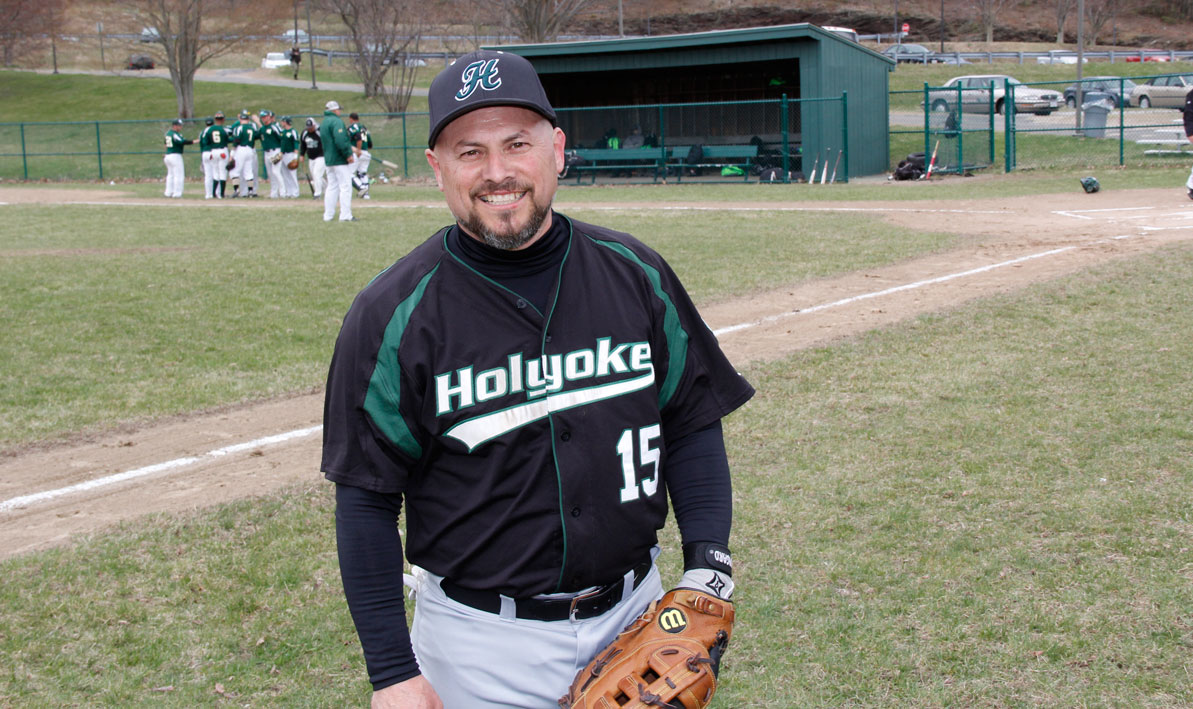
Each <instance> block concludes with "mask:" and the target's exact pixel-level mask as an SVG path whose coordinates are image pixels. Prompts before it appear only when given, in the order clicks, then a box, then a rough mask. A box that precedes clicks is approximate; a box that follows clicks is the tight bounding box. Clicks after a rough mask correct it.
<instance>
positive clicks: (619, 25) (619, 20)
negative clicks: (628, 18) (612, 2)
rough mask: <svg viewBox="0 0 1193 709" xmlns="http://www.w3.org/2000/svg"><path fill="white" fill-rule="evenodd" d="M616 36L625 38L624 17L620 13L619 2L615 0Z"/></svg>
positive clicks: (619, 0)
mask: <svg viewBox="0 0 1193 709" xmlns="http://www.w3.org/2000/svg"><path fill="white" fill-rule="evenodd" d="M617 36H618V37H624V36H625V17H624V16H623V15H622V12H621V0H617Z"/></svg>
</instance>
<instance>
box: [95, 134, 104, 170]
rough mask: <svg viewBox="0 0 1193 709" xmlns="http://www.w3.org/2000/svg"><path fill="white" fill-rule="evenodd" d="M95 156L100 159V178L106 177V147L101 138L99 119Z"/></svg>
mask: <svg viewBox="0 0 1193 709" xmlns="http://www.w3.org/2000/svg"><path fill="white" fill-rule="evenodd" d="M95 157H96V159H97V160H98V161H99V179H101V180H102V179H104V149H103V144H102V143H101V142H100V139H99V121H96V122H95Z"/></svg>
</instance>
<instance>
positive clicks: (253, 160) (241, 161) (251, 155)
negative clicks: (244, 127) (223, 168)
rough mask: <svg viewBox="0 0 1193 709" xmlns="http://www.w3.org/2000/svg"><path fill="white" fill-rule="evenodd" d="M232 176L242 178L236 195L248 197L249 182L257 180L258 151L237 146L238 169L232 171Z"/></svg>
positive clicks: (249, 147) (246, 146)
mask: <svg viewBox="0 0 1193 709" xmlns="http://www.w3.org/2000/svg"><path fill="white" fill-rule="evenodd" d="M232 175H233V176H236V177H239V178H240V187H239V188H237V190H236V194H238V195H240V196H241V197H247V196H248V194H249V181H250V180H255V179H256V178H257V151H256V150H253V148H252V147H251V146H248V145H238V146H236V167H234V168H233V169H232Z"/></svg>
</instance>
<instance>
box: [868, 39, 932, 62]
mask: <svg viewBox="0 0 1193 709" xmlns="http://www.w3.org/2000/svg"><path fill="white" fill-rule="evenodd" d="M882 53H883V54H884V55H886V56H888V57H890V58H891V59H894V60H895V61H896V62H897V63H900V64H905V63H908V62H912V63H916V64H937V63H939V62H940V59H937V58H936V55H935V54H933V53H932V50H931V49H928V48H927V47H925V46H924V45H922V44H892V45H891V46H889V47H887V48H886V49H884V50H882Z"/></svg>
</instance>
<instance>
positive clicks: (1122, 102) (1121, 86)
mask: <svg viewBox="0 0 1193 709" xmlns="http://www.w3.org/2000/svg"><path fill="white" fill-rule="evenodd" d="M1110 56H1111V60H1113V58H1114V53H1113V52H1111V54H1110ZM1125 82H1126V79H1124V78H1122V77H1119V80H1118V166H1119V167H1122V166H1123V165H1124V160H1125V154H1124V144H1125V143H1126V140H1127V133H1126V125H1125V123H1124V120H1125V117H1126V115H1127V106H1126V99H1127V94H1126V93H1124V91H1125V90H1126V89H1125ZM1077 110H1078V111H1080V110H1081V107H1080V106H1078V107H1077Z"/></svg>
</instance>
